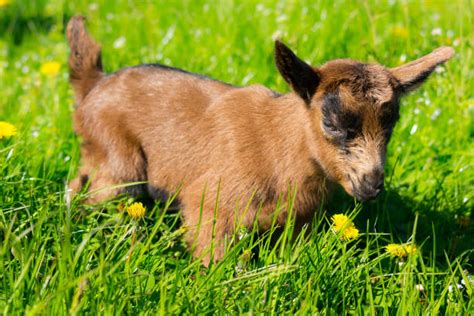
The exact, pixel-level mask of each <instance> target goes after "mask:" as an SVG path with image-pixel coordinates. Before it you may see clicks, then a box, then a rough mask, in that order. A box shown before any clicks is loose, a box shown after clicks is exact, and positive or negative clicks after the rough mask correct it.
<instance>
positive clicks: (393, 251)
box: [385, 244, 417, 258]
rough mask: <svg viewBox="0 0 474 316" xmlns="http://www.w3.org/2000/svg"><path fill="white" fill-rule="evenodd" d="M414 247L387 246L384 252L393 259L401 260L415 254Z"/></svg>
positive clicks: (402, 245) (409, 245) (407, 245)
mask: <svg viewBox="0 0 474 316" xmlns="http://www.w3.org/2000/svg"><path fill="white" fill-rule="evenodd" d="M416 250H417V249H416V245H413V244H389V245H387V246H385V251H386V252H388V253H389V254H390V255H392V256H394V257H399V258H403V257H406V256H408V255H413V254H415V253H416Z"/></svg>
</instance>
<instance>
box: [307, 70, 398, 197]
mask: <svg viewBox="0 0 474 316" xmlns="http://www.w3.org/2000/svg"><path fill="white" fill-rule="evenodd" d="M341 63H343V64H341ZM332 71H335V72H337V74H338V75H335V74H334V75H330V76H327V75H324V74H325V73H328V74H331V72H332ZM321 72H322V73H323V76H322V86H321V87H325V88H324V89H323V90H322V91H323V92H322V93H321V95H318V96H316V98H315V100H314V101H313V104H312V108H314V109H313V111H314V114H313V115H314V117H315V122H314V123H315V124H316V125H319V127H320V129H321V131H322V133H321V134H322V135H323V137H322V138H321V141H322V142H323V143H325V147H326V148H327V149H328V150H329V151H330V152H331V156H332V158H331V161H330V163H328V164H327V165H326V166H325V167H326V168H328V169H330V170H328V171H329V172H328V173H329V174H332V175H333V177H334V178H335V180H336V181H338V182H339V183H340V184H341V185H342V186H343V187H344V189H345V190H346V191H347V192H348V193H349V194H351V195H353V196H355V197H356V198H357V199H359V200H362V201H364V200H368V199H372V198H374V197H376V196H377V195H378V194H379V193H380V192H381V191H382V189H383V185H384V163H385V155H386V149H387V144H388V142H389V140H390V136H391V134H392V130H393V127H394V126H395V123H396V121H397V120H398V116H399V114H398V110H399V102H398V94H397V92H396V89H395V87H394V85H393V84H394V82H395V79H394V78H393V76H391V74H390V73H389V72H388V71H387V70H385V69H384V68H383V67H381V66H378V65H365V64H360V63H356V62H352V61H340V62H333V63H328V64H327V65H325V66H324V67H323V68H322V69H321Z"/></svg>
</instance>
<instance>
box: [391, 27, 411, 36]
mask: <svg viewBox="0 0 474 316" xmlns="http://www.w3.org/2000/svg"><path fill="white" fill-rule="evenodd" d="M390 33H391V34H392V35H393V36H395V37H399V38H407V37H408V29H407V28H405V27H402V26H395V27H393V28H392V29H391V30H390Z"/></svg>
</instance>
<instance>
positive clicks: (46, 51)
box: [0, 0, 474, 315]
mask: <svg viewBox="0 0 474 316" xmlns="http://www.w3.org/2000/svg"><path fill="white" fill-rule="evenodd" d="M260 3H261V4H255V3H254V1H209V2H202V1H191V0H188V1H165V0H160V1H153V2H151V1H150V2H149V3H148V2H147V1H135V3H134V1H125V0H117V1H106V0H99V1H94V2H91V1H74V2H73V1H61V0H57V1H54V0H51V1H44V0H37V1H21V0H18V1H14V0H11V1H6V0H1V1H0V87H1V88H0V121H5V122H9V123H11V124H13V125H14V126H15V127H16V129H17V133H16V135H14V136H12V137H4V138H2V139H0V172H1V177H0V310H2V311H3V312H4V313H5V314H23V313H27V314H29V315H34V314H47V315H65V314H71V315H74V314H101V315H102V314H118V313H127V314H156V313H161V314H171V313H173V314H174V313H176V314H178V313H179V314H203V313H205V314H211V313H216V314H227V313H232V314H237V313H251V314H260V313H268V314H282V313H285V314H286V313H287V314H293V313H297V314H317V313H321V314H393V315H394V314H397V315H398V314H400V315H403V314H420V313H423V314H435V313H437V312H440V313H447V314H455V313H458V314H466V315H467V314H473V313H474V300H473V288H474V283H472V277H471V275H472V273H473V270H474V267H473V263H474V260H473V259H474V253H473V249H474V226H473V223H474V212H473V208H474V194H473V193H474V157H473V156H474V149H473V148H474V142H473V139H474V122H473V117H474V48H473V46H474V2H473V1H427V0H426V1H413V2H411V1H403V2H398V1H397V2H396V1H389V2H385V1H368V2H363V1H282V0H280V1H261V2H260ZM77 13H81V14H83V15H85V16H87V18H88V23H89V29H90V31H91V33H92V34H93V36H94V37H95V38H96V39H97V40H98V41H99V42H100V43H102V45H103V60H104V66H105V69H106V70H107V71H114V70H116V69H118V68H120V67H124V66H130V65H135V64H139V63H155V62H159V63H163V64H166V65H172V66H175V67H180V68H184V69H187V70H190V71H194V72H199V73H203V74H206V75H209V76H211V77H214V78H219V79H221V80H224V81H227V82H230V83H234V84H238V85H246V84H252V83H262V84H264V85H266V86H268V87H270V88H272V89H275V90H277V91H282V92H283V91H288V90H289V88H288V87H287V86H286V84H285V83H284V81H283V80H282V78H281V77H280V76H279V75H278V74H277V71H276V68H275V66H274V63H273V51H272V50H273V39H274V38H276V37H279V38H281V39H282V40H283V41H284V42H286V43H288V44H289V46H290V47H292V48H293V49H295V51H296V52H297V53H298V54H299V55H300V56H302V57H304V58H305V59H306V60H308V61H310V62H311V63H312V64H314V65H318V64H322V63H324V62H325V61H327V60H330V59H334V58H338V57H350V58H354V59H358V60H361V61H367V62H374V61H377V62H380V63H383V64H385V65H387V66H396V65H399V64H401V63H403V62H404V61H409V60H412V59H415V58H417V57H420V56H421V55H423V54H426V53H428V52H430V51H431V50H433V49H434V48H436V47H438V46H441V45H451V46H452V47H454V48H455V50H456V56H455V58H453V60H451V61H449V62H448V63H447V64H446V65H445V66H443V67H442V68H439V69H438V71H436V73H434V74H433V75H432V77H431V78H430V79H429V80H428V82H427V83H426V84H425V85H423V86H422V87H421V88H420V89H419V90H417V91H416V92H414V93H412V94H411V95H410V96H408V97H406V98H405V99H404V100H403V103H402V110H401V112H402V113H401V120H400V122H399V124H398V125H397V127H396V130H395V132H394V135H393V138H392V141H391V143H390V146H389V154H388V162H387V166H386V174H387V175H388V176H387V177H386V192H384V194H383V195H382V196H381V197H379V198H378V199H377V201H375V202H371V203H367V204H364V205H360V204H358V203H356V202H355V201H353V200H352V199H351V198H349V197H348V196H346V195H344V194H343V193H338V195H337V198H336V199H335V200H336V201H334V202H332V203H329V204H328V205H327V206H326V207H325V208H324V210H321V211H318V216H317V217H316V219H315V221H314V223H313V230H312V233H311V234H310V235H309V236H307V237H303V236H300V238H299V239H297V241H296V242H294V243H289V242H288V236H286V235H283V236H282V237H281V238H280V239H279V240H278V241H277V243H276V245H275V246H274V247H269V246H268V244H269V240H270V238H271V236H270V235H271V234H266V235H260V236H259V235H256V234H253V233H252V232H244V231H241V232H240V234H241V238H240V241H239V242H238V243H237V245H236V246H235V247H234V248H232V250H230V251H229V253H228V255H226V257H225V259H224V260H223V261H222V262H220V263H219V264H217V265H215V266H212V267H211V268H209V269H206V268H204V267H202V266H201V265H200V263H199V262H197V261H194V260H193V259H192V257H191V256H190V254H189V253H187V251H186V248H185V245H184V243H183V242H182V239H181V237H182V233H183V229H182V228H180V217H179V212H176V211H172V210H168V207H167V206H168V203H166V201H162V202H161V203H157V204H156V205H155V206H154V207H153V206H152V207H148V209H147V212H146V217H145V218H143V219H140V220H133V219H131V218H130V217H129V216H127V213H126V212H123V211H122V212H121V211H120V202H123V201H113V202H110V203H107V204H104V205H100V206H94V207H92V206H80V205H78V203H77V202H76V201H72V203H71V205H70V206H68V205H67V204H66V203H65V202H64V188H65V183H66V182H67V181H68V180H69V179H71V178H72V177H74V176H75V174H76V171H77V166H78V162H79V150H78V149H79V145H78V144H79V140H78V139H77V138H76V137H75V135H74V132H73V129H72V122H71V116H72V111H73V97H72V91H71V89H70V86H69V84H68V73H67V66H66V60H67V55H68V48H67V45H66V42H65V37H64V27H65V23H66V22H67V20H68V19H69V17H71V16H72V15H74V14H77ZM48 62H52V63H49V64H48ZM58 66H59V69H56V68H57V67H58ZM339 196H340V197H339ZM125 202H127V201H125ZM336 213H343V214H348V215H350V216H351V217H352V218H354V223H355V225H356V227H357V228H358V229H359V230H360V236H359V238H357V239H356V240H353V241H344V240H341V239H340V238H339V236H337V235H336V234H335V233H334V231H333V229H332V228H331V220H330V216H331V215H333V214H336ZM406 242H410V243H412V244H416V245H417V251H416V253H414V254H412V255H409V256H407V257H404V258H396V257H393V256H391V255H390V254H388V253H387V252H386V251H385V248H384V247H385V246H386V245H387V244H390V243H406Z"/></svg>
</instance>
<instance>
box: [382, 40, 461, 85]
mask: <svg viewBox="0 0 474 316" xmlns="http://www.w3.org/2000/svg"><path fill="white" fill-rule="evenodd" d="M453 55H454V49H452V48H451V47H447V46H443V47H440V48H438V49H436V50H434V51H433V52H431V53H430V54H428V55H426V56H423V57H421V58H418V59H417V60H414V61H412V62H410V63H408V64H405V65H402V66H399V67H397V68H392V69H391V70H390V71H391V72H392V74H393V75H394V76H395V78H396V79H397V80H398V82H399V84H400V88H401V90H402V92H409V91H412V90H414V89H416V88H417V87H418V86H419V85H421V84H422V83H423V82H424V81H425V80H426V79H427V78H428V76H429V75H430V74H431V73H432V72H433V70H435V68H436V66H438V65H440V64H442V63H444V62H446V61H447V60H448V59H450V58H451V57H453Z"/></svg>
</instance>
